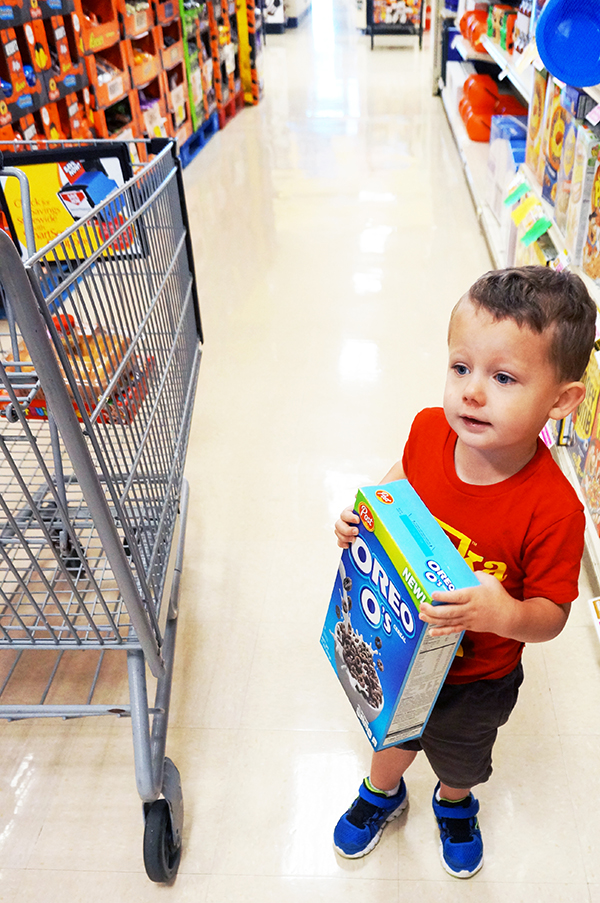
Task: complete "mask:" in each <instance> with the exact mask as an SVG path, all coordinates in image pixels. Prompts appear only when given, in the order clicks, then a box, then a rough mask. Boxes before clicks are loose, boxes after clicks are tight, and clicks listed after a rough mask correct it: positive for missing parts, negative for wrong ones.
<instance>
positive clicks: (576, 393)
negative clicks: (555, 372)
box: [548, 382, 585, 420]
mask: <svg viewBox="0 0 600 903" xmlns="http://www.w3.org/2000/svg"><path fill="white" fill-rule="evenodd" d="M584 398H585V385H584V384H583V383H582V382H572V383H565V384H564V385H563V386H562V388H561V390H560V394H559V396H558V398H557V399H556V402H555V403H554V407H553V408H552V409H551V410H550V413H549V414H548V417H549V418H550V419H551V420H562V419H563V417H567V416H568V415H569V414H571V413H572V412H573V411H574V410H575V408H576V407H577V405H579V404H581V402H582V401H583V399H584Z"/></svg>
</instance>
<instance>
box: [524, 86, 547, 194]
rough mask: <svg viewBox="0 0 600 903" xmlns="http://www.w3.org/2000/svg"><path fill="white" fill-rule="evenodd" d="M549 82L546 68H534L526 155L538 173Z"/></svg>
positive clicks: (529, 163)
mask: <svg viewBox="0 0 600 903" xmlns="http://www.w3.org/2000/svg"><path fill="white" fill-rule="evenodd" d="M547 83H548V74H547V72H546V71H545V70H544V72H540V71H539V70H538V69H534V72H533V94H532V98H531V103H530V105H529V116H528V119H527V148H526V156H525V159H526V162H527V166H528V167H529V168H530V169H531V171H532V172H533V173H537V171H538V167H539V164H540V155H541V149H542V135H543V132H544V128H543V126H544V101H545V97H546V86H547ZM540 181H541V180H540Z"/></svg>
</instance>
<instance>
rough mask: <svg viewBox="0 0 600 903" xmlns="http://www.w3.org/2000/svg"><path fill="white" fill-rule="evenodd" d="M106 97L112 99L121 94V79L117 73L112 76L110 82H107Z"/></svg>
mask: <svg viewBox="0 0 600 903" xmlns="http://www.w3.org/2000/svg"><path fill="white" fill-rule="evenodd" d="M107 90H108V99H109V100H114V99H115V98H116V97H120V96H121V94H123V79H122V78H121V76H120V75H119V76H118V77H117V78H113V80H112V81H111V82H109V83H108V89H107Z"/></svg>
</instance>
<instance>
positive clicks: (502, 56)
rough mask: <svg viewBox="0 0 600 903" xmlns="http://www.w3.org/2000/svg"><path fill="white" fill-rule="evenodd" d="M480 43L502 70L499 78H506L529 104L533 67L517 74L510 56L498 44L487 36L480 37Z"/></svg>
mask: <svg viewBox="0 0 600 903" xmlns="http://www.w3.org/2000/svg"><path fill="white" fill-rule="evenodd" d="M481 43H482V44H483V46H484V47H485V49H486V50H487V52H488V53H489V55H490V56H491V58H492V59H493V60H494V62H495V63H497V65H498V66H500V68H501V69H502V73H501V77H502V75H504V76H506V78H508V79H509V81H511V82H512V84H513V85H514V86H515V88H516V89H517V91H518V92H519V94H520V95H521V96H522V97H523V99H524V100H526V101H527V103H530V102H531V97H532V95H533V66H531V65H530V66H528V67H527V68H526V69H525V70H524V71H523V72H519V70H518V69H517V67H516V65H515V63H514V60H513V59H512V57H511V55H510V54H508V53H506V51H504V50H503V49H502V48H501V47H500V45H499V44H496V43H495V42H494V41H492V40H491V39H490V38H488V36H487V35H482V37H481Z"/></svg>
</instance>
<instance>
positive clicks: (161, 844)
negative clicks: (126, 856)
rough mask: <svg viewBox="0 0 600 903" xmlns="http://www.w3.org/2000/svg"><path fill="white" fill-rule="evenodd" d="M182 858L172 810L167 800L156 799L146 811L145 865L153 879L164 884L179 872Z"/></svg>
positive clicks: (147, 872)
mask: <svg viewBox="0 0 600 903" xmlns="http://www.w3.org/2000/svg"><path fill="white" fill-rule="evenodd" d="M180 859H181V839H179V841H178V842H177V841H176V840H175V837H174V833H173V825H172V822H171V812H170V809H169V804H168V802H167V801H166V800H163V799H160V800H156V801H155V802H154V803H152V805H151V806H150V807H149V808H148V811H147V813H146V827H145V829H144V865H145V867H146V874H147V875H148V877H149V878H150V880H151V881H156V882H157V883H159V884H164V883H166V882H168V881H171V880H172V879H173V878H174V877H175V875H176V874H177V869H178V868H179V861H180Z"/></svg>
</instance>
